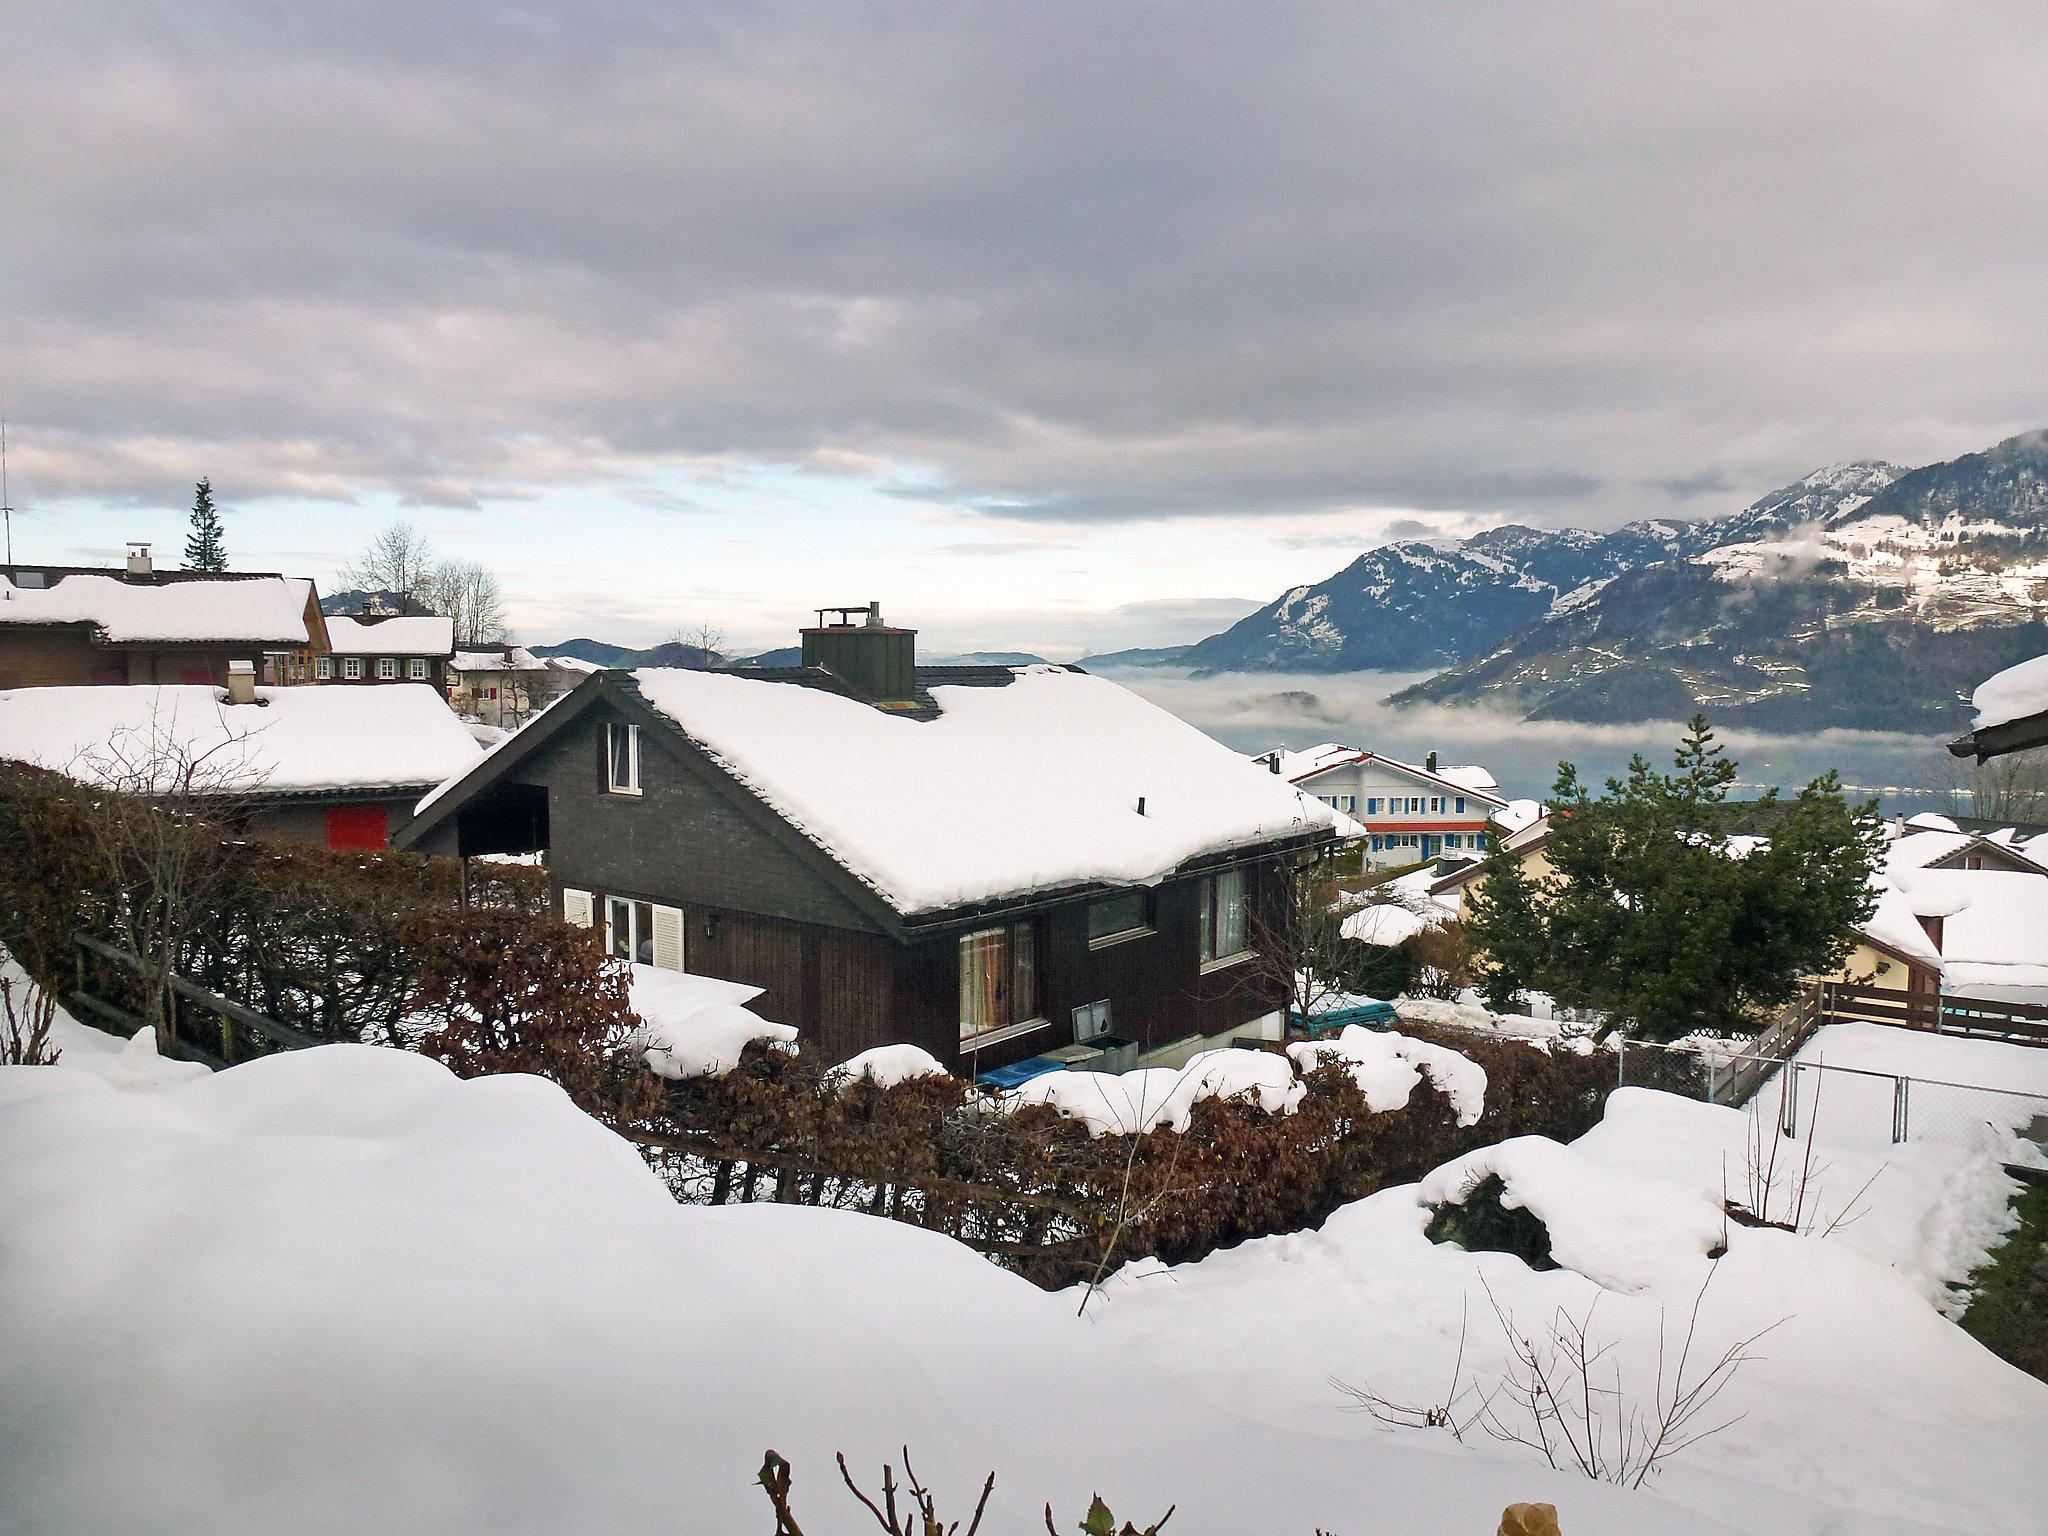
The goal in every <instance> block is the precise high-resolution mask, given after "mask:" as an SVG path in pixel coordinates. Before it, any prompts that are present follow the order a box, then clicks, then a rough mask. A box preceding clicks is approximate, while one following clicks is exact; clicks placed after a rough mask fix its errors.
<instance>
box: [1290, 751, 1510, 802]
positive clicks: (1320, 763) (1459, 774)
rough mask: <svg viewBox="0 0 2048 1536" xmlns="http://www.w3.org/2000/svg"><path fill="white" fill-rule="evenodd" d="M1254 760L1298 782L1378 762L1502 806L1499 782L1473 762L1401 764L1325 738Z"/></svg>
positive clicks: (1379, 754)
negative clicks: (1277, 765)
mask: <svg viewBox="0 0 2048 1536" xmlns="http://www.w3.org/2000/svg"><path fill="white" fill-rule="evenodd" d="M1253 761H1254V762H1257V763H1260V764H1262V765H1265V766H1266V768H1267V771H1268V772H1269V773H1270V772H1271V771H1272V769H1271V764H1272V763H1274V762H1275V761H1278V763H1279V765H1280V771H1279V773H1278V774H1277V775H1275V777H1277V778H1283V779H1288V780H1290V781H1292V782H1293V783H1296V784H1300V783H1303V782H1305V781H1306V780H1308V779H1312V778H1314V777H1316V776H1317V775H1318V774H1323V773H1328V772H1329V771H1330V770H1331V769H1333V768H1347V767H1350V766H1351V765H1353V764H1354V763H1378V764H1380V765H1381V766H1383V767H1387V768H1392V769H1395V770H1396V771H1398V772H1401V773H1405V774H1409V775H1411V776H1413V777H1415V778H1418V779H1422V780H1425V781H1427V782H1429V783H1432V784H1438V785H1442V786H1444V787H1446V788H1449V789H1455V790H1462V791H1463V792H1464V793H1466V794H1468V795H1474V796H1477V797H1478V798H1480V799H1482V800H1486V801H1488V802H1490V803H1491V804H1494V805H1501V804H1504V803H1505V802H1503V801H1502V799H1501V796H1500V784H1499V782H1498V781H1497V780H1496V779H1495V778H1494V776H1493V775H1492V774H1491V773H1490V772H1488V771H1487V770H1486V769H1484V768H1481V767H1479V766H1478V765H1477V764H1476V763H1465V764H1453V765H1451V766H1449V767H1437V768H1430V767H1428V766H1427V765H1426V764H1422V763H1404V762H1402V761H1401V760H1400V759H1399V758H1393V757H1388V756H1386V755H1385V754H1384V753H1379V752H1373V751H1370V750H1368V749H1366V748H1364V747H1351V746H1346V745H1345V744H1344V743H1343V742H1339V741H1325V742H1322V743H1319V744H1318V745H1316V746H1313V747H1305V748H1303V749H1302V750H1301V751H1299V752H1294V751H1290V750H1288V749H1287V748H1286V747H1274V748H1272V749H1271V750H1270V751H1266V752H1262V753H1259V754H1258V755H1257V756H1256V757H1254V758H1253Z"/></svg>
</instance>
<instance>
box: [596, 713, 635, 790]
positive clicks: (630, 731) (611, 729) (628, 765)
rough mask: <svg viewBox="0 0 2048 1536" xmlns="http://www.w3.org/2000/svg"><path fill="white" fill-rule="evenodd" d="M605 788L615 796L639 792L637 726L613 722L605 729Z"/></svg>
mask: <svg viewBox="0 0 2048 1536" xmlns="http://www.w3.org/2000/svg"><path fill="white" fill-rule="evenodd" d="M604 745H605V788H606V789H607V790H609V791H610V792H611V793H613V794H615V795H637V794H639V793H640V727H639V726H637V725H629V724H628V723H627V722H625V721H624V720H613V721H611V722H609V723H608V724H607V725H606V726H605V728H604Z"/></svg>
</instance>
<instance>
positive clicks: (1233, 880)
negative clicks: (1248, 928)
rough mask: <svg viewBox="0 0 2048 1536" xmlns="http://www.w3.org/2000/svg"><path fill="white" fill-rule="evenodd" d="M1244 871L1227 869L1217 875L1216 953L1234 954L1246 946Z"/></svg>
mask: <svg viewBox="0 0 2048 1536" xmlns="http://www.w3.org/2000/svg"><path fill="white" fill-rule="evenodd" d="M1244 933H1245V925H1244V871H1243V870H1242V869H1226V870H1224V871H1223V872H1222V873H1221V874H1219V875H1217V877H1216V953H1217V955H1218V956H1219V957H1220V956H1223V955H1234V954H1236V953H1237V952H1238V951H1239V950H1241V949H1243V948H1244V947H1245V938H1244Z"/></svg>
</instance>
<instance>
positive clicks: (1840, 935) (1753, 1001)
mask: <svg viewBox="0 0 2048 1536" xmlns="http://www.w3.org/2000/svg"><path fill="white" fill-rule="evenodd" d="M1673 766H1674V768H1675V770H1676V771H1675V772H1673V773H1669V774H1664V773H1658V772H1657V771H1655V770H1654V769H1652V768H1651V767H1650V765H1649V764H1648V763H1647V762H1645V761H1644V760H1643V759H1642V758H1641V757H1636V758H1633V759H1631V760H1630V763H1629V767H1628V773H1627V775H1626V776H1625V777H1623V778H1620V779H1609V780H1608V781H1607V786H1606V792H1605V793H1604V794H1602V795H1600V796H1598V797H1597V798H1596V797H1595V796H1593V795H1592V794H1590V793H1589V792H1588V791H1587V789H1586V787H1585V786H1584V785H1583V784H1581V783H1580V782H1579V778H1578V775H1577V773H1576V772H1575V771H1574V770H1573V769H1572V767H1571V765H1570V764H1564V765H1562V766H1561V767H1560V769H1559V771H1558V779H1557V785H1556V788H1555V790H1554V791H1553V795H1552V804H1551V822H1550V836H1549V840H1548V842H1547V844H1546V847H1545V853H1546V855H1547V856H1548V858H1549V861H1550V866H1551V871H1552V873H1551V874H1550V875H1549V876H1547V877H1545V878H1544V879H1542V880H1540V881H1531V880H1526V879H1523V878H1521V877H1520V876H1519V874H1515V873H1510V872H1509V871H1508V870H1507V868H1506V866H1505V864H1504V862H1503V859H1504V856H1497V857H1496V860H1495V864H1496V868H1495V869H1494V870H1493V871H1491V872H1490V873H1489V876H1488V878H1487V880H1486V881H1485V882H1484V884H1483V885H1482V887H1481V888H1480V890H1479V892H1477V893H1476V894H1475V895H1474V896H1473V897H1471V898H1468V901H1467V912H1466V924H1465V926H1466V934H1467V936H1468V938H1469V939H1470V940H1471V941H1472V943H1473V944H1474V945H1475V946H1478V947H1481V948H1483V949H1484V950H1485V951H1486V956H1487V958H1486V961H1485V962H1484V963H1483V965H1482V967H1481V972H1482V976H1483V977H1484V979H1485V984H1486V988H1487V991H1488V993H1489V995H1490V996H1505V995H1506V994H1508V993H1510V992H1512V991H1514V990H1517V989H1520V988H1526V987H1532V986H1533V987H1540V988H1541V989H1542V990H1544V991H1546V992H1548V993H1549V994H1550V995H1551V996H1552V997H1554V998H1556V999H1557V1000H1558V1001H1559V1002H1561V1003H1564V1004H1566V1005H1567V1006H1570V1007H1580V1008H1590V1009H1595V1010H1597V1011H1599V1012H1601V1013H1604V1014H1606V1015H1607V1016H1608V1017H1609V1018H1610V1019H1611V1020H1613V1022H1615V1023H1617V1024H1620V1025H1623V1026H1624V1027H1626V1028H1627V1029H1629V1030H1630V1032H1631V1033H1634V1034H1638V1035H1642V1036H1646V1037H1648V1038H1652V1039H1667V1040H1668V1039H1674V1038H1676V1037H1678V1036H1680V1035H1684V1034H1688V1033H1690V1032H1692V1031H1694V1030H1699V1029H1717V1030H1725V1031H1730V1032H1736V1033H1741V1032H1747V1031H1753V1030H1755V1029H1756V1028H1758V1027H1759V1026H1760V1025H1761V1024H1762V1023H1763V1022H1764V1021H1765V1019H1766V1018H1767V1016H1768V1014H1769V1012H1770V1011H1771V1010H1772V1009H1774V1008H1776V1007H1778V1006H1780V1005H1781V1004H1783V1003H1785V1002H1786V1001H1788V1000H1789V999H1790V998H1791V997H1792V996H1793V995H1794V994H1795V993H1796V992H1797V991H1798V988H1799V985H1800V983H1801V980H1802V979H1803V978H1804V977H1807V976H1811V975H1816V974H1821V973H1825V972H1827V971H1829V970H1832V969H1833V968H1834V967H1835V966H1837V965H1839V964H1840V963H1841V960H1842V957H1843V956H1844V955H1845V954H1846V953H1847V952H1848V950H1849V948H1850V947H1851V944H1852V942H1853V939H1852V935H1853V931H1854V928H1855V925H1856V924H1858V923H1860V922H1862V921H1863V920H1864V919H1865V918H1866V917H1868V916H1869V915H1870V910H1871V906H1872V901H1873V897H1872V894H1871V891H1870V872H1871V870H1872V868H1873V867H1874V866H1875V864H1876V862H1877V860H1878V857H1879V849H1880V843H1881V838H1880V835H1879V826H1878V818H1877V810H1876V807H1875V805H1874V804H1864V805H1861V806H1851V805H1850V804H1849V803H1848V802H1847V801H1846V800H1845V799H1844V798H1843V796H1842V789H1841V782H1840V780H1839V779H1838V778H1837V777H1836V776H1835V775H1834V774H1832V773H1830V774H1826V775H1824V776H1822V777H1821V778H1818V779H1815V780H1814V781H1813V782H1812V783H1810V784H1808V785H1807V786H1806V787H1805V788H1804V789H1802V790H1801V791H1800V792H1799V793H1798V795H1797V796H1796V797H1795V798H1794V799H1793V800H1792V801H1791V803H1789V804H1782V805H1781V804H1780V802H1779V800H1778V796H1777V792H1776V791H1775V790H1773V791H1771V792H1769V793H1767V794H1766V795H1765V796H1764V797H1763V799H1762V801H1761V802H1760V804H1759V806H1758V811H1759V812H1760V813H1761V814H1760V820H1761V821H1763V822H1764V823H1766V824H1767V825H1768V831H1769V842H1768V844H1767V845H1757V846H1752V845H1748V844H1739V843H1735V842H1732V841H1731V840H1730V837H1729V815H1728V811H1729V808H1728V806H1727V805H1726V801H1727V797H1728V789H1729V786H1730V785H1731V784H1733V782H1734V780H1735V777H1736V765H1735V764H1734V762H1732V761H1731V760H1730V759H1728V758H1727V757H1726V756H1725V755H1724V753H1723V749H1722V747H1721V746H1720V744H1719V743H1717V742H1716V741H1715V740H1714V734H1713V732H1712V731H1711V730H1709V729H1708V727H1707V722H1706V721H1705V719H1703V718H1701V717H1699V716H1695V717H1694V718H1693V719H1692V721H1691V722H1690V724H1689V725H1688V727H1687V729H1686V735H1685V738H1684V740H1683V741H1681V742H1680V744H1679V748H1678V752H1677V755H1676V761H1675V763H1674V765H1673Z"/></svg>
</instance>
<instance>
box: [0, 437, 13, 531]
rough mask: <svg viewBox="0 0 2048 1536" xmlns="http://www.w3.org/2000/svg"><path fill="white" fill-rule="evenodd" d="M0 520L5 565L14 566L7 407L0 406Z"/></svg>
mask: <svg viewBox="0 0 2048 1536" xmlns="http://www.w3.org/2000/svg"><path fill="white" fill-rule="evenodd" d="M0 520H4V521H5V522H6V525H7V563H8V564H9V565H12V564H14V503H13V502H11V501H9V500H8V499H7V407H6V406H5V405H0Z"/></svg>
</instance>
